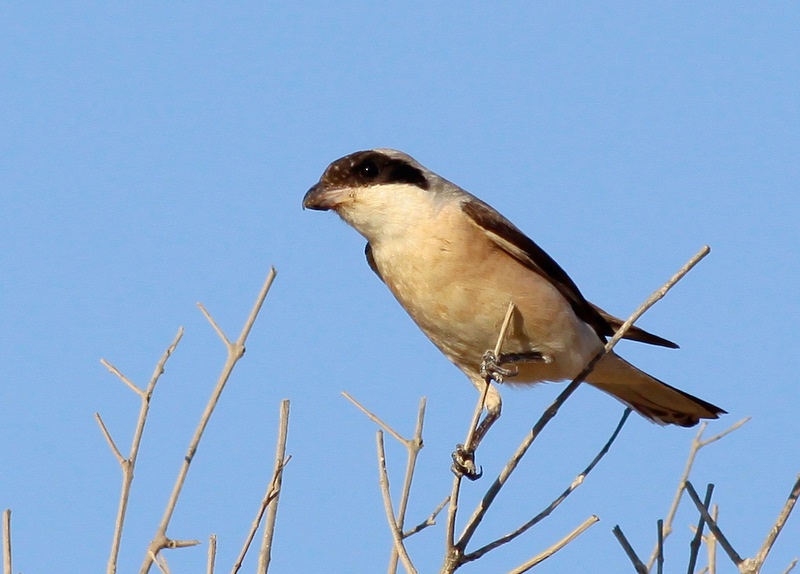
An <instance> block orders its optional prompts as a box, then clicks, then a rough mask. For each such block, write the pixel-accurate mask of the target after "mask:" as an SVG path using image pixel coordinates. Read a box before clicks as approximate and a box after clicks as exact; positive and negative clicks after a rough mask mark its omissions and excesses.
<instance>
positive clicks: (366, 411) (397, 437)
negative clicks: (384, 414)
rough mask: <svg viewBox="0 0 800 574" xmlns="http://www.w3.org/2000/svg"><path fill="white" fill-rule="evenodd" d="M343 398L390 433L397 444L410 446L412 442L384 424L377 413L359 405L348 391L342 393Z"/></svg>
mask: <svg viewBox="0 0 800 574" xmlns="http://www.w3.org/2000/svg"><path fill="white" fill-rule="evenodd" d="M342 396H343V397H344V398H346V399H347V400H348V401H350V402H351V403H353V404H354V405H355V406H356V407H357V408H358V409H359V410H360V411H361V412H362V413H364V414H365V415H367V416H368V417H369V419H370V420H371V421H372V422H374V423H375V424H376V425H378V426H379V427H381V428H382V429H383V430H385V431H386V432H387V433H389V434H390V435H392V437H393V438H394V439H395V440H396V441H397V442H400V443H402V444H404V445H406V446H407V445H408V443H409V442H410V441H409V440H408V439H406V438H403V437H402V436H401V435H400V433H399V432H397V431H396V430H394V429H393V428H392V427H391V426H389V425H388V424H386V423H385V422H383V421H382V420H381V419H380V417H378V415H376V414H375V413H373V412H372V411H371V410H369V409H368V408H367V407H365V406H364V405H362V404H361V403H359V402H358V401H357V400H356V399H354V398H353V396H352V395H350V393H348V392H346V391H342Z"/></svg>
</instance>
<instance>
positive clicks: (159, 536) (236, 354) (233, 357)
mask: <svg viewBox="0 0 800 574" xmlns="http://www.w3.org/2000/svg"><path fill="white" fill-rule="evenodd" d="M276 273H277V272H276V271H275V268H274V267H273V268H271V269H270V272H269V275H268V276H267V278H266V280H265V281H264V284H263V286H262V287H261V291H260V292H259V294H258V297H257V298H256V302H255V304H254V305H253V308H252V310H251V311H250V315H249V316H248V318H247V320H246V321H245V325H244V327H243V328H242V331H241V333H240V334H239V338H238V339H237V340H236V342H235V343H230V342H228V341H227V339H226V338H225V336H224V334H222V331H221V330H219V327H218V326H216V323H215V322H213V320H212V321H211V324H212V326H214V328H215V330H217V333H218V334H219V335H220V337H221V338H223V340H224V342H225V346H226V348H227V351H228V357H227V360H226V361H225V365H224V367H223V368H222V372H221V373H220V375H219V378H218V380H217V384H216V385H215V387H214V390H213V391H212V393H211V397H210V398H209V400H208V403H207V404H206V407H205V410H204V411H203V414H202V415H201V417H200V422H199V423H198V425H197V429H195V432H194V435H193V436H192V439H191V440H190V442H189V448H188V449H187V452H186V456H185V457H184V459H183V463H182V464H181V467H180V470H179V471H178V476H177V478H176V479H175V485H174V486H173V488H172V493H171V494H170V497H169V500H168V502H167V506H166V509H165V510H164V515H163V517H162V518H161V522H160V523H159V525H158V528H157V529H156V534H155V536H154V537H153V540H152V541H151V542H150V545H149V546H148V551H147V552H146V554H145V558H144V561H143V562H142V566H141V567H140V569H139V574H146V573H147V572H148V571H149V570H150V565H151V564H152V563H153V557H154V556H155V555H157V554H158V552H160V551H161V550H162V549H164V548H167V547H168V545H169V539H168V538H167V534H166V533H167V527H168V526H169V523H170V520H172V515H173V513H174V512H175V507H176V505H177V504H178V498H179V497H180V494H181V491H182V489H183V484H184V482H185V481H186V476H187V474H188V473H189V467H190V466H191V464H192V460H193V459H194V455H195V453H196V452H197V447H198V446H199V444H200V440H201V439H202V438H203V433H204V432H205V429H206V426H207V425H208V421H209V420H210V419H211V415H212V414H213V412H214V409H215V408H216V406H217V403H218V402H219V398H220V396H221V395H222V391H223V390H224V389H225V385H226V383H227V382H228V379H229V378H230V376H231V373H232V372H233V369H234V367H235V366H236V363H237V362H238V361H239V359H241V358H242V355H244V349H245V346H244V344H245V342H246V340H247V336H248V335H249V333H250V329H251V328H252V326H253V323H254V322H255V320H256V317H257V316H258V312H259V311H260V310H261V306H262V305H263V303H264V299H265V298H266V296H267V293H269V289H270V287H271V286H272V282H273V281H274V280H275V275H276ZM204 314H206V316H207V317H210V316H209V315H208V314H207V313H205V312H204Z"/></svg>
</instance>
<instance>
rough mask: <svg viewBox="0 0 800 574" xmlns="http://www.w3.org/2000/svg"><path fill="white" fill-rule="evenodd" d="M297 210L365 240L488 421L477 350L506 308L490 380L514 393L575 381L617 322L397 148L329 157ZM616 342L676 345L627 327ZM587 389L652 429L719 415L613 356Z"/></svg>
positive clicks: (377, 268)
mask: <svg viewBox="0 0 800 574" xmlns="http://www.w3.org/2000/svg"><path fill="white" fill-rule="evenodd" d="M303 207H304V208H308V209H312V210H320V211H328V210H333V211H334V212H336V214H338V215H339V217H340V218H341V219H343V220H344V221H345V222H346V223H347V224H349V225H350V226H351V227H353V228H354V229H355V230H356V231H357V232H358V233H360V234H361V235H362V236H363V237H364V238H365V239H366V240H367V244H366V247H365V255H366V259H367V263H368V264H369V267H370V268H371V269H372V270H373V271H374V272H375V273H376V274H377V276H378V277H379V278H380V279H381V280H382V281H383V282H384V283H385V284H386V286H387V287H388V288H389V290H390V291H391V292H392V294H393V295H394V296H395V298H396V299H397V301H398V302H399V303H400V305H402V307H403V308H404V309H405V310H406V312H407V313H408V314H409V315H410V316H411V318H412V319H413V320H414V322H415V323H416V324H417V325H418V326H419V328H420V329H421V330H422V332H423V333H424V334H425V335H426V336H427V337H428V339H430V340H431V342H433V344H434V345H435V346H436V347H438V349H439V350H440V351H441V352H442V353H443V354H444V356H445V357H447V359H449V360H450V361H451V362H452V363H453V364H455V365H456V366H457V367H458V368H459V369H460V370H461V371H462V372H463V373H464V374H465V375H466V376H467V378H468V379H469V380H470V382H472V384H473V385H475V387H476V388H477V389H478V390H479V392H481V393H485V399H484V401H485V402H484V406H485V408H486V411H487V418H489V417H491V419H492V421H494V420H495V419H496V418H497V417H499V416H500V412H501V408H502V399H501V397H500V393H499V391H498V390H497V388H496V386H495V385H491V386H490V387H489V388H488V389H487V387H486V384H487V382H486V379H485V374H486V363H485V360H484V354H485V353H486V351H487V350H490V349H493V348H494V346H495V343H496V341H497V338H498V332H499V330H500V327H501V324H502V323H503V321H504V318H505V315H506V312H507V310H508V308H509V304H510V303H513V309H514V311H513V316H512V318H511V321H510V323H509V327H508V331H507V336H506V339H505V342H504V344H503V354H502V356H501V357H500V359H501V360H500V361H499V362H498V364H497V365H495V367H496V368H495V373H499V376H498V377H495V378H496V379H497V378H504V379H505V383H507V384H511V385H531V384H536V383H541V382H544V381H552V382H558V381H565V380H572V379H573V378H574V377H576V376H577V375H578V374H579V373H580V372H581V371H582V370H583V368H584V367H585V366H586V365H587V363H588V362H589V361H590V360H591V359H592V358H593V357H594V356H595V355H597V354H598V353H599V352H600V351H601V350H602V349H603V347H604V345H605V343H606V339H607V337H610V336H611V335H613V334H614V332H615V331H616V329H617V328H619V327H620V325H621V324H622V323H623V321H622V320H621V319H619V318H617V317H615V316H613V315H611V314H609V313H607V312H606V311H604V310H603V309H601V308H600V307H598V306H596V305H594V304H592V303H590V302H589V301H588V300H587V299H586V298H585V297H584V296H583V294H582V293H581V291H580V290H579V289H578V287H577V285H576V284H575V283H574V281H573V280H572V279H571V278H570V277H569V275H567V273H566V272H565V271H564V270H563V269H562V268H561V266H560V265H559V264H558V263H556V261H555V260H554V259H553V258H552V257H550V256H549V255H548V254H547V253H546V252H545V251H544V250H543V249H542V248H541V247H539V246H538V245H537V244H536V243H535V242H534V241H533V240H532V239H530V238H529V237H528V236H527V235H525V234H524V233H523V232H522V231H520V229H519V228H517V227H516V226H515V225H514V224H513V223H511V222H510V221H509V220H508V219H506V218H505V217H504V216H503V215H501V214H500V213H499V212H498V211H496V210H495V209H494V208H492V207H491V206H490V205H488V204H487V203H485V202H483V201H481V200H480V199H478V198H477V197H475V196H474V195H472V194H471V193H469V192H467V191H465V190H464V189H462V188H460V187H459V186H458V185H456V184H455V183H452V182H450V181H448V180H447V179H445V178H443V177H442V176H440V175H438V174H436V173H434V172H433V171H431V170H430V169H428V168H426V167H424V166H423V165H421V164H420V163H419V162H417V161H416V160H415V159H414V158H412V157H411V156H409V155H408V154H406V153H403V152H401V151H398V150H394V149H388V148H377V149H371V150H363V151H357V152H354V153H351V154H349V155H346V156H344V157H342V158H340V159H337V160H336V161H334V162H332V163H331V164H330V165H329V166H328V167H327V168H326V169H325V171H324V172H323V174H322V176H321V177H320V179H319V181H318V182H317V183H316V184H315V185H313V186H312V187H311V188H310V189H309V190H308V192H307V193H306V194H305V196H304V198H303ZM625 338H627V339H631V340H634V341H639V342H643V343H649V344H651V345H658V346H662V347H668V348H677V347H678V345H676V344H675V343H673V342H672V341H669V340H667V339H664V338H662V337H659V336H657V335H654V334H651V333H649V332H647V331H645V330H644V329H641V328H639V327H636V326H634V327H632V328H631V329H630V330H629V331H628V332H627V333H626V334H625ZM500 363H502V364H510V367H511V368H509V369H505V368H502V367H500V366H499V365H500ZM482 367H483V371H482ZM585 382H586V383H588V384H590V385H592V386H594V387H596V388H598V389H600V390H601V391H604V392H606V393H608V394H609V395H611V396H613V397H614V398H616V399H618V400H619V401H621V402H622V403H624V404H625V405H627V406H629V407H630V408H632V409H633V410H634V411H636V412H638V413H639V414H640V415H642V416H643V417H644V418H646V419H648V420H650V421H652V422H655V423H659V424H661V425H678V426H681V427H691V426H694V425H696V424H697V423H698V422H699V421H700V420H701V419H716V418H718V417H719V415H721V414H725V412H726V411H724V410H722V409H721V408H720V407H717V406H715V405H713V404H711V403H709V402H706V401H704V400H702V399H700V398H697V397H695V396H692V395H690V394H689V393H687V392H684V391H682V390H679V389H677V388H675V387H672V386H670V385H668V384H666V383H664V382H662V381H660V380H658V379H656V378H655V377H653V376H651V375H649V374H647V373H645V372H644V371H642V370H640V369H638V368H637V367H635V366H633V365H632V364H631V363H629V362H627V361H626V360H625V359H623V358H622V357H620V356H619V355H618V354H616V353H615V352H613V351H611V352H609V353H608V354H607V355H605V356H604V357H603V358H602V359H601V360H600V361H599V362H598V363H597V364H596V366H595V368H594V370H593V371H592V372H591V373H590V374H589V375H588V376H587V377H586V380H585Z"/></svg>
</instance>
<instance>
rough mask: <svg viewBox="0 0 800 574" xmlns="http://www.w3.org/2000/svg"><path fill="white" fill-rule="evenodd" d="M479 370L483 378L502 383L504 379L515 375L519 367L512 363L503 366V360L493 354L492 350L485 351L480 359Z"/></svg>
mask: <svg viewBox="0 0 800 574" xmlns="http://www.w3.org/2000/svg"><path fill="white" fill-rule="evenodd" d="M500 357H502V355H501V356H500ZM507 362H510V361H507ZM480 372H481V377H483V378H484V380H489V379H491V380H493V381H497V382H498V383H502V382H503V380H504V379H508V378H511V377H516V376H517V375H518V374H519V369H518V368H517V367H515V366H514V365H511V367H510V368H506V367H503V361H502V360H501V358H499V357H498V356H497V355H495V354H494V351H486V352H485V353H484V354H483V357H482V360H481V371H480Z"/></svg>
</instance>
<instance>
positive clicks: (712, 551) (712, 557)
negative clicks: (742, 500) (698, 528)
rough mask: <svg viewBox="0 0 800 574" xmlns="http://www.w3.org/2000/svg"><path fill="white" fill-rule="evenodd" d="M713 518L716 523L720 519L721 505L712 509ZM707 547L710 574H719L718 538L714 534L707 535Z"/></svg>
mask: <svg viewBox="0 0 800 574" xmlns="http://www.w3.org/2000/svg"><path fill="white" fill-rule="evenodd" d="M711 518H713V519H714V521H715V522H716V521H717V520H718V519H719V505H717V504H714V505H713V506H712V507H711ZM706 547H707V548H708V574H716V573H717V537H716V536H714V533H713V532H709V533H708V534H707V535H706Z"/></svg>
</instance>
